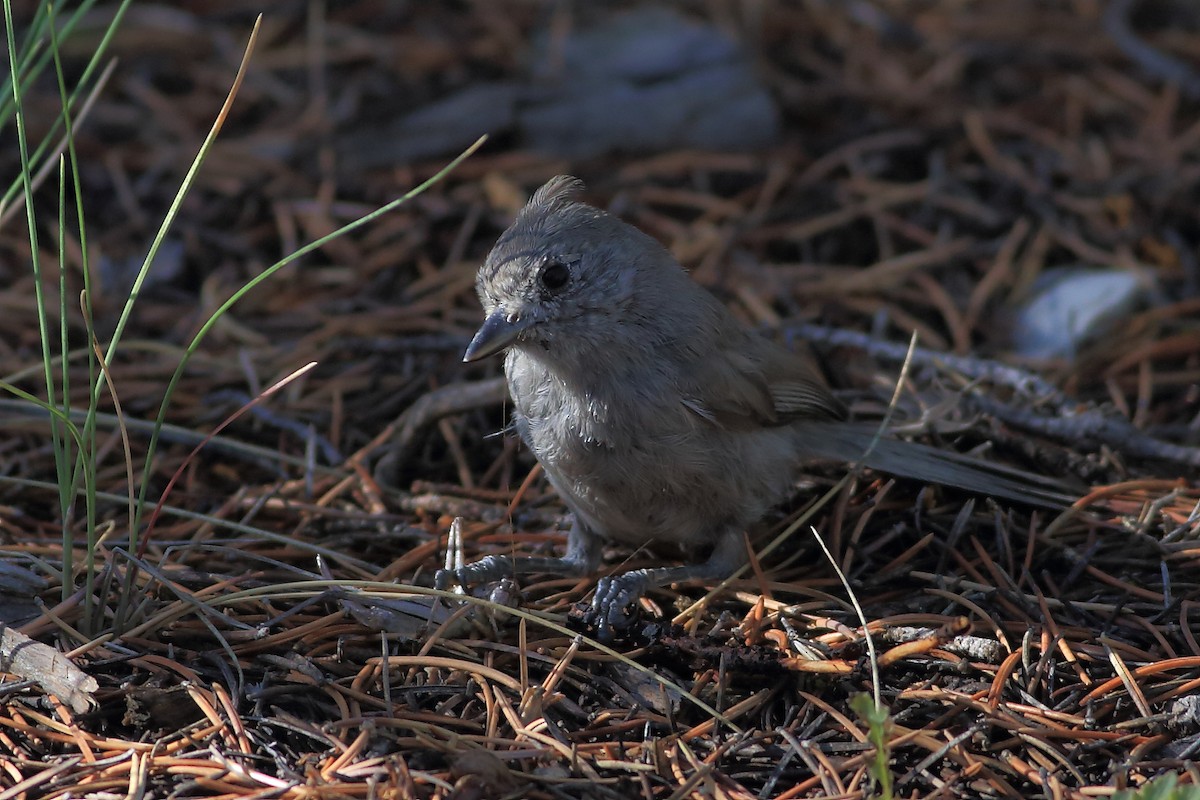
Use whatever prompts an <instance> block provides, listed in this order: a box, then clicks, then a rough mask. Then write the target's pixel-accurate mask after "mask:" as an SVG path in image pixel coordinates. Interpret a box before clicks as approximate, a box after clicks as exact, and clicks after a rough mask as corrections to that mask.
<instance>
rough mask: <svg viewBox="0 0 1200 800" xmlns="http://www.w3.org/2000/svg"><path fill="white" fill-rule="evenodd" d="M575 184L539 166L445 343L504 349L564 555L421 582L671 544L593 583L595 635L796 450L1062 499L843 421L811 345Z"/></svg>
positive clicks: (792, 474) (471, 567) (504, 562)
mask: <svg viewBox="0 0 1200 800" xmlns="http://www.w3.org/2000/svg"><path fill="white" fill-rule="evenodd" d="M582 191H583V184H582V182H581V181H579V180H578V179H576V178H573V177H571V176H567V175H560V176H557V177H554V178H552V179H551V180H549V181H548V182H546V183H545V184H544V185H543V186H541V187H540V188H539V189H537V190H536V191H535V192H534V193H533V195H532V197H531V198H530V200H529V201H528V203H527V204H526V205H525V206H524V207H523V208H522V209H521V210H520V211H519V212H518V214H517V215H516V218H515V220H514V222H513V223H512V225H511V226H510V227H509V228H508V229H507V230H506V231H504V233H503V234H502V235H501V236H500V237H499V239H498V240H497V241H496V244H495V245H494V247H493V248H492V249H491V251H490V252H489V253H488V255H487V257H486V259H485V260H484V262H483V264H482V266H481V267H480V268H479V271H478V274H477V277H476V284H475V288H476V292H477V294H478V296H479V300H480V302H481V304H482V306H483V309H484V312H485V318H484V321H483V323H482V325H481V326H480V327H479V329H478V332H477V333H476V334H475V336H474V337H473V339H472V340H471V342H470V345H469V346H468V347H467V349H466V352H465V353H464V355H463V361H464V362H467V363H471V362H476V361H479V360H481V359H484V358H487V357H489V356H492V355H496V354H499V353H501V352H505V358H504V372H505V376H506V382H507V384H508V390H509V394H510V396H511V398H512V404H513V413H512V423H513V428H514V429H515V430H516V432H517V434H518V435H519V436H520V438H521V440H522V441H524V443H525V444H526V445H527V446H528V448H529V449H530V450H531V451H532V452H533V455H534V456H535V457H536V458H537V460H538V462H539V463H540V464H541V466H542V468H543V470H544V472H545V475H546V477H547V478H548V480H549V482H550V484H551V486H553V488H554V489H555V491H556V492H557V493H558V494H559V496H560V497H561V498H562V500H563V501H564V503H565V504H566V506H567V508H568V509H569V511H570V512H571V517H572V524H571V528H570V531H569V533H568V536H567V547H566V552H565V554H564V555H562V556H561V557H532V556H529V557H523V558H510V557H508V556H502V555H491V556H487V557H485V558H483V559H482V560H480V561H477V562H474V563H472V564H467V565H466V566H463V567H460V568H458V569H455V570H442V571H440V572H439V573H438V574H437V577H436V579H435V583H436V585H438V586H439V587H441V588H445V587H447V586H449V585H450V583H452V582H455V581H457V582H458V583H460V584H463V585H473V584H479V583H484V582H488V581H493V580H498V579H499V578H501V577H505V576H509V575H514V574H530V573H552V574H563V575H573V576H582V575H590V574H594V573H595V572H596V571H597V570H598V569H599V567H600V564H601V561H602V552H603V547H604V545H605V543H606V542H619V543H623V544H626V545H632V546H634V547H641V546H645V545H661V544H669V545H675V546H679V547H681V548H682V549H683V551H684V552H685V553H688V554H689V556H688V559H689V560H688V561H687V563H684V564H682V565H675V566H657V567H650V568H646V569H637V570H631V571H627V572H624V573H621V574H617V575H611V576H607V577H603V578H601V579H600V580H599V581H598V583H597V587H596V592H595V594H594V596H593V599H592V602H591V604H590V609H589V611H588V612H587V614H586V615H585V621H586V622H587V623H588V624H590V625H592V626H594V627H595V628H596V629H597V630H598V631H599V632H600V634H601V635H602V638H611V636H612V635H613V632H614V631H616V630H618V629H619V628H620V627H622V626H623V625H625V624H626V623H627V619H628V617H627V614H626V609H627V608H628V607H629V606H630V605H632V604H633V603H634V602H635V601H636V600H638V599H639V598H640V597H641V596H642V595H643V594H644V593H645V592H647V591H648V590H649V589H651V588H653V587H657V586H662V585H666V584H670V583H674V582H679V581H685V580H690V579H703V580H715V579H721V578H725V577H727V576H729V575H730V574H731V573H733V572H734V571H735V570H736V569H738V568H739V567H741V566H742V565H744V564H745V563H746V561H747V554H746V548H745V542H744V536H743V531H745V530H746V529H747V528H748V527H749V526H750V525H752V524H753V523H755V522H757V521H758V520H760V519H761V518H762V517H763V516H764V515H765V514H766V513H767V512H768V511H769V510H770V509H771V508H772V507H773V506H776V505H777V504H779V503H780V502H781V501H782V500H784V499H786V498H788V497H789V496H790V495H791V494H792V493H793V492H794V486H795V482H796V479H797V477H798V475H799V473H800V471H801V470H802V469H803V468H804V466H805V465H806V464H809V463H811V462H813V461H826V460H835V461H843V462H858V461H861V463H863V464H865V465H866V466H868V467H871V468H874V469H878V470H882V471H884V472H890V473H892V474H895V475H898V476H903V477H910V478H916V479H919V480H923V481H927V482H933V483H939V484H947V485H950V486H955V487H958V488H962V489H966V490H969V491H972V492H977V493H980V494H983V495H989V496H998V497H1003V498H1007V499H1009V500H1015V501H1019V502H1022V503H1027V504H1032V505H1037V506H1054V507H1061V506H1063V505H1065V504H1067V503H1069V502H1070V500H1071V498H1070V497H1069V496H1067V495H1064V494H1063V493H1062V492H1059V491H1058V490H1057V489H1055V488H1052V487H1051V486H1049V485H1048V484H1047V483H1045V482H1043V481H1041V480H1039V479H1037V478H1035V477H1032V476H1029V475H1026V474H1025V473H1022V472H1020V471H1018V470H1014V469H1010V468H1007V467H1004V466H1002V465H998V464H993V463H989V462H986V461H983V460H981V459H977V458H972V457H969V456H965V455H962V454H959V453H955V452H952V451H943V450H939V449H936V448H933V447H929V446H926V445H921V444H917V443H913V442H909V441H904V440H899V439H895V438H891V437H888V436H884V437H880V435H879V429H878V428H879V426H878V425H876V424H874V423H870V422H852V421H848V420H847V412H846V409H845V407H844V406H843V404H842V403H841V402H840V401H839V400H838V399H837V398H836V397H835V396H834V394H833V393H832V391H831V390H830V389H829V387H828V385H827V383H826V381H825V380H824V378H823V376H822V375H821V372H820V370H819V368H818V367H817V366H816V364H815V363H814V362H813V360H812V358H811V357H808V356H806V355H805V354H803V353H799V352H796V351H794V350H792V349H789V348H787V347H784V346H783V345H781V344H779V343H777V342H774V341H772V340H770V339H768V338H766V337H764V336H762V335H761V334H759V333H757V332H755V331H752V330H748V329H746V328H745V327H743V326H742V325H741V324H740V323H739V322H738V321H737V320H736V318H735V317H734V316H733V315H732V314H731V313H730V311H729V310H728V309H727V308H726V307H725V306H724V305H723V304H722V303H721V302H720V301H719V300H718V299H717V298H716V297H715V296H714V295H713V294H711V293H710V292H709V291H707V290H706V289H705V288H703V287H702V286H700V285H699V284H698V283H696V282H695V281H694V280H693V279H692V278H691V276H690V275H689V274H688V273H687V272H686V271H685V270H684V269H683V267H681V266H680V265H679V263H678V262H677V261H676V259H675V258H674V257H673V256H672V255H671V253H670V252H669V251H668V250H667V249H666V248H665V247H664V246H663V245H662V244H661V243H660V242H659V241H658V240H656V239H654V238H653V237H651V236H649V235H647V234H646V233H644V232H642V231H641V230H639V229H638V228H637V227H635V226H633V225H630V224H628V223H626V222H624V221H623V220H621V219H619V218H618V217H616V216H614V215H612V214H609V213H607V212H606V211H604V210H602V209H599V208H597V207H595V206H592V205H589V204H587V203H585V202H583V201H581V200H580V199H579V198H580V195H581V193H582Z"/></svg>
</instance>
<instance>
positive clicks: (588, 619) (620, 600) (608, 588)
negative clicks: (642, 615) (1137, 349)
mask: <svg viewBox="0 0 1200 800" xmlns="http://www.w3.org/2000/svg"><path fill="white" fill-rule="evenodd" d="M653 585H656V583H655V581H653V580H652V579H651V571H650V570H643V569H638V570H633V571H632V572H626V573H624V574H622V575H609V576H607V577H604V578H601V579H600V580H599V581H598V582H597V583H596V593H595V595H593V597H592V604H591V606H590V607H588V608H587V609H586V610H585V611H584V612H583V614H582V622H583V623H584V624H585V625H587V626H588V627H589V628H592V629H593V630H595V631H596V638H597V639H599V640H600V641H602V642H611V641H612V640H613V638H614V636H616V634H617V633H619V632H623V631H625V630H627V629H628V628H629V626H630V625H632V624H633V622H634V621H635V620H636V619H637V609H636V604H637V601H638V600H640V599H641V598H642V595H644V594H645V593H646V590H647V589H649V588H650V587H651V586H653ZM630 606H634V609H633V610H632V612H631V611H630V609H629V607H630Z"/></svg>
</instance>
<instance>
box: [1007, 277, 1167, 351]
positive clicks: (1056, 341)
mask: <svg viewBox="0 0 1200 800" xmlns="http://www.w3.org/2000/svg"><path fill="white" fill-rule="evenodd" d="M1153 293H1154V281H1153V278H1152V277H1151V276H1150V275H1149V274H1148V273H1145V272H1141V271H1134V270H1123V269H1088V268H1084V267H1058V268H1054V269H1050V270H1047V271H1046V272H1044V273H1042V275H1040V276H1039V277H1038V279H1037V281H1035V283H1034V287H1033V295H1032V297H1030V299H1029V300H1028V302H1026V303H1025V305H1024V306H1023V307H1022V308H1020V309H1019V310H1018V311H1017V317H1016V325H1015V326H1014V329H1013V334H1012V344H1013V347H1014V348H1015V350H1016V352H1017V353H1018V354H1019V355H1022V356H1025V357H1027V358H1072V357H1074V356H1075V354H1076V353H1077V352H1079V349H1080V348H1081V347H1082V346H1083V345H1085V344H1086V343H1088V342H1089V341H1092V340H1094V339H1096V338H1098V337H1100V336H1102V335H1103V334H1105V333H1107V332H1108V331H1110V330H1112V329H1113V328H1114V327H1115V326H1116V325H1117V324H1118V323H1119V322H1120V321H1121V320H1122V319H1124V318H1125V317H1126V316H1128V315H1129V314H1130V312H1132V311H1133V310H1134V309H1135V308H1137V307H1138V306H1140V305H1143V304H1144V303H1146V302H1147V300H1148V299H1149V298H1150V297H1151V296H1152V294H1153Z"/></svg>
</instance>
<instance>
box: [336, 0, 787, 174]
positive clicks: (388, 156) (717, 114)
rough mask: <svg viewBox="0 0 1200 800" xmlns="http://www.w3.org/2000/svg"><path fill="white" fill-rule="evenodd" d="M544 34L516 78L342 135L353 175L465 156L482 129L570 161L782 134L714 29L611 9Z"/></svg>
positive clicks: (739, 54) (744, 59)
mask: <svg viewBox="0 0 1200 800" xmlns="http://www.w3.org/2000/svg"><path fill="white" fill-rule="evenodd" d="M555 46H561V50H553V51H552V50H551V48H552V44H551V40H550V38H549V37H548V36H544V35H543V36H541V37H540V39H539V42H538V43H537V45H536V46H535V47H534V50H535V52H536V56H535V57H534V59H533V63H534V67H533V68H532V69H531V70H530V71H529V74H528V75H527V76H526V77H525V78H524V79H523V80H521V81H518V82H494V83H488V84H482V85H475V86H469V87H467V88H464V89H462V90H460V91H458V92H455V93H453V94H451V95H449V96H447V97H445V98H442V99H441V100H438V101H436V102H434V103H431V104H429V105H427V106H425V107H423V108H421V109H419V110H417V111H414V112H412V113H410V114H408V115H406V116H404V117H402V118H400V119H399V120H397V121H396V122H394V123H393V124H391V125H387V126H384V127H383V128H374V129H369V130H364V131H361V132H354V133H350V134H348V135H344V136H343V137H342V141H341V144H340V145H339V150H340V153H341V156H342V158H343V159H344V160H345V161H346V162H347V163H348V164H350V165H352V166H355V167H359V168H370V167H378V166H383V165H388V164H398V163H405V162H409V161H413V160H418V159H424V158H432V157H435V156H443V155H446V154H450V153H454V152H458V151H461V150H462V149H463V148H465V147H466V146H467V145H469V144H470V143H471V142H473V141H475V139H476V138H478V137H479V135H480V134H483V133H490V134H500V133H507V132H515V133H516V134H517V136H518V139H519V141H520V143H521V144H522V145H524V146H528V147H531V148H534V149H537V150H540V151H543V152H547V153H551V154H554V155H560V156H566V157H570V158H588V157H593V156H600V155H605V154H608V153H615V152H624V153H653V152H659V151H664V150H670V149H676V148H689V147H691V148H702V149H709V150H734V151H737V150H752V149H757V148H761V147H765V146H767V145H770V144H771V143H772V142H773V141H775V139H776V138H777V136H778V134H779V129H780V117H779V111H778V109H777V108H776V106H775V103H774V100H773V99H772V97H771V95H770V94H769V93H768V92H767V90H766V89H765V88H764V87H763V85H762V83H761V82H760V81H759V80H758V78H757V76H756V75H755V73H754V70H753V66H752V64H751V61H750V59H749V57H748V56H747V55H746V53H744V52H743V51H742V50H741V49H740V47H739V45H738V43H737V42H735V41H734V40H732V39H730V38H729V37H728V36H726V35H725V34H724V33H723V32H721V31H720V30H719V29H717V28H715V27H713V26H711V25H706V24H703V23H700V22H697V21H695V20H691V19H689V18H687V17H684V16H682V15H680V14H678V13H676V12H674V11H672V10H669V9H665V8H653V7H652V8H640V9H635V10H632V11H629V12H627V13H621V14H617V15H615V16H612V17H610V18H608V19H607V20H604V21H603V22H601V23H600V24H598V25H596V26H594V27H592V28H591V29H587V30H578V31H576V32H574V33H572V34H571V35H570V36H569V37H568V38H567V39H566V40H565V41H564V42H558V43H555Z"/></svg>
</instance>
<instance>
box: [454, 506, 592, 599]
mask: <svg viewBox="0 0 1200 800" xmlns="http://www.w3.org/2000/svg"><path fill="white" fill-rule="evenodd" d="M601 549H602V542H601V540H600V537H598V536H596V534H594V533H592V532H591V531H589V530H588V529H587V528H585V527H584V526H583V525H581V524H580V523H579V521H578V520H576V521H575V522H574V523H573V524H572V525H571V531H570V533H568V534H567V553H566V555H564V556H563V557H562V558H546V557H539V556H527V557H519V558H513V557H511V556H501V555H490V556H486V557H484V558H481V559H479V560H478V561H475V562H472V563H470V564H467V565H466V566H463V567H459V568H458V569H439V570H438V571H437V574H436V575H434V578H433V585H434V586H436V587H437V588H438V589H446V588H448V587H449V586H450V585H451V584H452V583H458V584H459V585H460V586H464V587H465V586H475V585H477V584H480V583H488V582H490V581H498V580H500V579H501V578H508V577H512V576H515V575H532V574H535V573H539V572H545V573H552V574H558V575H566V576H579V575H587V574H588V573H591V572H595V571H596V568H597V567H599V566H600V558H601Z"/></svg>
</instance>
